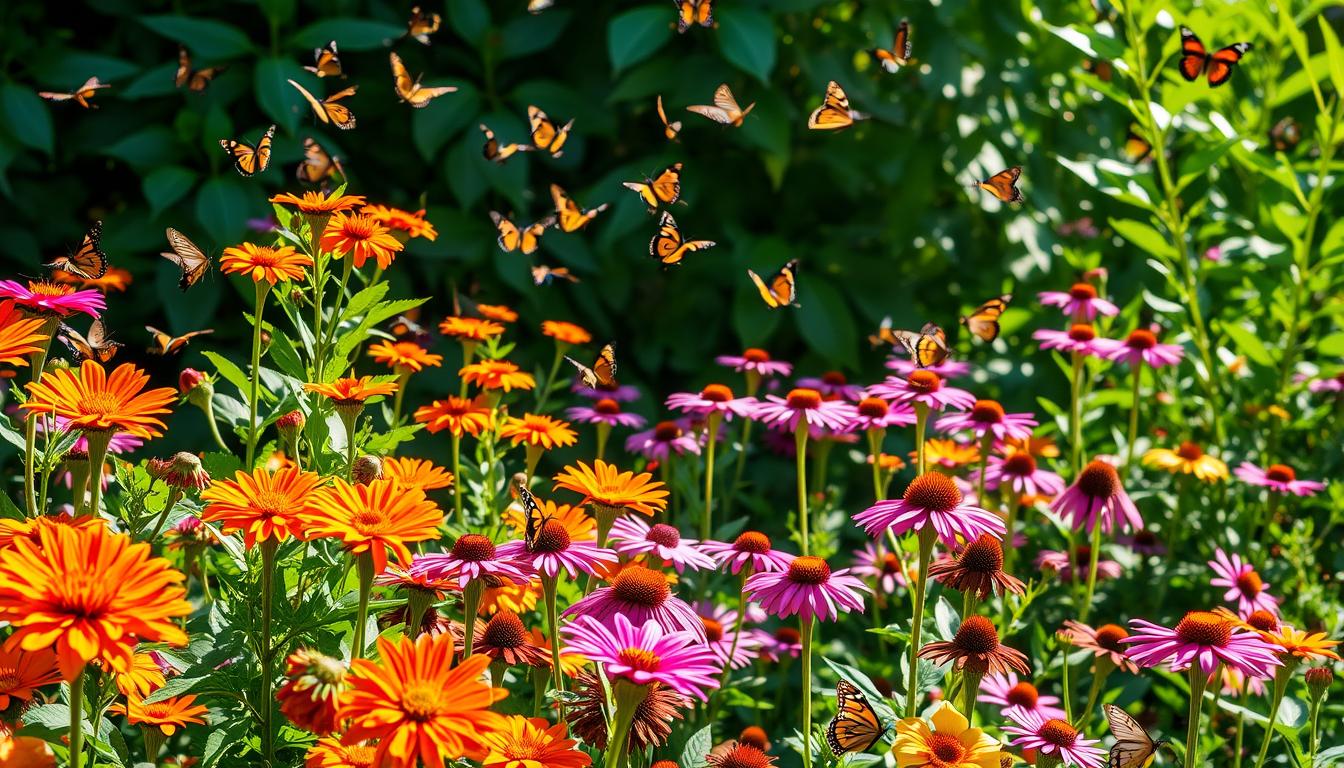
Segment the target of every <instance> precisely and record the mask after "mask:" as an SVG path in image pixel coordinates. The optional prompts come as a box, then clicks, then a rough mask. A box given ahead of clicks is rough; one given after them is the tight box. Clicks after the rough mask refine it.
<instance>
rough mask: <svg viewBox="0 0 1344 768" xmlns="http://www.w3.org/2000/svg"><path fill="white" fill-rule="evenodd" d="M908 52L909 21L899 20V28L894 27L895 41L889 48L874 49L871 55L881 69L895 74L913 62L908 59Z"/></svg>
mask: <svg viewBox="0 0 1344 768" xmlns="http://www.w3.org/2000/svg"><path fill="white" fill-rule="evenodd" d="M910 50H911V49H910V21H909V20H908V19H901V23H900V26H898V27H896V40H895V41H894V42H893V43H892V44H891V48H890V49H886V48H874V49H873V52H872V53H873V57H874V58H876V59H877V62H878V63H879V64H881V65H882V68H883V69H885V70H886V71H888V72H890V73H892V74H895V73H896V72H897V71H899V70H900V68H901V67H906V66H909V65H910V63H911V62H913V61H914V59H912V58H910Z"/></svg>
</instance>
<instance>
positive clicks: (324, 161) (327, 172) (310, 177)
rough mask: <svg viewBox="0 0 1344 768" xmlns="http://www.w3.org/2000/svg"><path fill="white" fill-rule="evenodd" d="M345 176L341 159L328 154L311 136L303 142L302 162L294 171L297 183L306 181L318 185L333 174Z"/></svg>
mask: <svg viewBox="0 0 1344 768" xmlns="http://www.w3.org/2000/svg"><path fill="white" fill-rule="evenodd" d="M337 173H339V174H341V175H342V176H344V175H345V169H344V168H342V167H341V159H340V158H339V157H335V156H333V155H331V154H329V153H328V152H327V151H326V150H325V149H323V148H322V145H321V144H318V143H317V142H316V141H315V140H313V138H312V137H311V136H309V137H307V138H305V139H304V140H303V160H301V161H300V162H299V167H298V168H297V169H296V170H295V175H296V176H298V178H299V181H306V182H308V183H309V184H320V183H322V182H323V181H325V180H326V179H329V178H331V177H332V176H333V175H335V174H337Z"/></svg>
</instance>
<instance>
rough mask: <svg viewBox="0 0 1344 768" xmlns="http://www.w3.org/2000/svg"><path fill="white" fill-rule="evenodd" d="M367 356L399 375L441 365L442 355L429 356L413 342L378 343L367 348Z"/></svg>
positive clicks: (429, 354)
mask: <svg viewBox="0 0 1344 768" xmlns="http://www.w3.org/2000/svg"><path fill="white" fill-rule="evenodd" d="M369 356H370V357H372V358H373V359H374V360H375V361H377V362H379V363H382V364H384V365H387V366H389V367H390V368H392V370H394V371H396V372H397V373H399V374H407V373H419V372H420V371H423V370H424V369H425V368H429V367H434V368H437V367H439V366H440V365H443V355H435V354H431V353H430V352H429V350H427V349H425V348H424V347H422V346H420V345H419V344H416V343H415V342H414V341H380V342H378V343H377V344H374V345H373V346H371V347H369Z"/></svg>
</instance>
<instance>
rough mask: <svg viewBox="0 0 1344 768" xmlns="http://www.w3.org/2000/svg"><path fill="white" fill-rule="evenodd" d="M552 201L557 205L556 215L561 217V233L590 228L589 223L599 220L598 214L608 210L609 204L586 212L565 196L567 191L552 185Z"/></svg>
mask: <svg viewBox="0 0 1344 768" xmlns="http://www.w3.org/2000/svg"><path fill="white" fill-rule="evenodd" d="M551 200H552V201H553V202H554V203H555V213H556V215H557V216H559V221H560V231H561V232H577V231H578V230H580V229H583V228H584V227H586V226H588V222H590V221H592V220H593V219H595V218H597V214H599V213H601V212H603V211H605V210H607V204H606V203H603V204H601V205H599V206H597V207H596V208H592V209H590V210H584V209H582V208H580V207H579V204H578V203H576V202H574V201H573V200H571V199H570V198H569V195H567V194H565V190H563V189H561V188H560V186H559V185H557V184H552V185H551Z"/></svg>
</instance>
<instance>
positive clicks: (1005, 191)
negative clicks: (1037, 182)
mask: <svg viewBox="0 0 1344 768" xmlns="http://www.w3.org/2000/svg"><path fill="white" fill-rule="evenodd" d="M1021 176H1022V166H1020V165H1015V166H1013V167H1012V168H1009V169H1008V170H1006V171H999V172H998V173H996V174H994V175H993V176H990V177H989V178H988V179H984V180H983V181H977V182H975V183H974V184H972V185H971V186H973V187H979V188H981V189H983V190H985V191H986V192H988V193H990V194H991V195H993V196H995V197H997V198H998V199H999V200H1001V201H1003V202H1005V203H1020V202H1022V200H1023V199H1024V198H1023V197H1022V192H1021V191H1019V190H1018V188H1017V180H1018V179H1019V178H1021Z"/></svg>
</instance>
